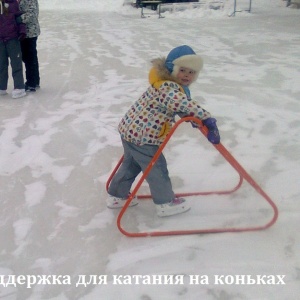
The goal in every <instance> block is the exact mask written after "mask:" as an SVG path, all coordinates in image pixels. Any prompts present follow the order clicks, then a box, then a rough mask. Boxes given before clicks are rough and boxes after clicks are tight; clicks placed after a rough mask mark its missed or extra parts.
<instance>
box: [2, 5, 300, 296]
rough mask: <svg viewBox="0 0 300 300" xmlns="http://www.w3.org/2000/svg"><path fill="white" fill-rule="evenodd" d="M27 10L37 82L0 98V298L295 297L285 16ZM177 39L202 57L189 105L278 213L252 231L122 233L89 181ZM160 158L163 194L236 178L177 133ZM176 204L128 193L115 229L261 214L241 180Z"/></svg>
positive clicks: (295, 178)
mask: <svg viewBox="0 0 300 300" xmlns="http://www.w3.org/2000/svg"><path fill="white" fill-rule="evenodd" d="M39 2H40V23H41V27H42V35H41V36H40V38H39V42H38V46H39V59H40V71H41V89H40V90H39V91H38V92H36V93H35V94H29V95H28V96H27V97H26V98H23V99H18V100H13V99H11V97H10V95H6V96H1V99H0V118H1V124H0V134H1V136H0V153H1V154H0V176H1V179H0V180H1V181H0V182H1V183H0V184H1V186H0V201H1V210H0V214H1V218H0V299H6V300H15V299H18V300H25V299H30V300H33V299H34V300H40V299H52V300H54V299H56V300H65V299H69V300H74V299H82V300H93V299H105V300H113V299H122V300H123V299H124V300H127V299H131V300H133V299H134V300H135V299H140V300H150V299H152V300H158V299H159V300H160V299H162V300H171V299H172V300H174V299H205V300H211V299H218V300H231V299H243V300H244V299H247V300H248V299H251V300H252V299H253V300H254V299H255V300H258V299H260V300H263V299H264V300H271V299H272V300H277V299H278V300H279V299H280V300H294V299H298V298H299V294H300V234H299V219H300V212H299V209H300V201H299V198H300V185H299V178H300V164H299V162H300V154H299V153H300V135H299V132H300V103H299V101H300V100H299V99H300V56H299V52H300V51H299V50H300V35H299V25H300V10H297V9H293V8H286V7H285V4H286V2H284V1H281V0H253V1H252V12H251V13H250V14H249V13H247V12H240V13H237V14H236V16H235V17H228V14H230V13H232V9H233V1H228V2H227V3H226V6H225V10H224V11H214V10H204V9H201V10H195V11H191V10H189V11H184V12H178V13H176V14H168V13H166V14H164V16H165V18H163V19H158V18H157V16H149V17H148V18H145V19H141V18H140V10H138V9H136V8H132V7H130V6H123V5H122V4H123V0H118V1H107V0H98V1H95V0H93V1H89V0H84V1H79V0H73V1H71V0H68V1H67V0H64V1H61V0H51V1H49V0H40V1H39ZM248 3H249V2H248V1H246V0H243V1H242V0H240V1H238V4H239V6H240V7H241V8H247V5H248ZM181 44H188V45H190V46H192V47H193V48H194V50H195V51H196V52H197V53H198V54H200V55H202V56H203V58H204V62H205V67H204V70H203V72H202V73H201V75H200V77H199V79H198V81H197V83H195V84H194V85H193V86H192V87H191V91H192V95H193V97H194V98H196V99H198V100H199V101H200V102H201V104H202V106H203V107H204V108H206V109H207V110H209V111H210V112H211V113H212V114H213V115H214V116H215V117H216V118H217V120H218V124H219V129H220V132H221V136H222V143H223V145H224V146H225V147H226V148H227V149H228V150H229V151H230V153H231V154H232V155H233V156H234V157H235V158H236V159H237V161H238V162H239V163H240V164H241V165H242V166H243V167H244V168H245V169H246V170H247V172H249V174H250V175H251V176H252V177H253V178H254V179H255V181H256V182H257V183H259V185H260V186H261V187H262V188H263V189H264V191H265V192H266V193H267V194H268V195H269V196H270V197H271V198H272V200H273V201H274V202H275V203H276V205H277V206H278V209H279V218H278V221H277V222H276V223H275V225H273V226H272V227H270V228H269V229H267V230H264V231H258V232H248V233H222V234H208V235H188V236H166V237H148V238H129V237H126V236H124V235H123V234H122V233H121V232H120V231H119V230H118V228H117V226H116V220H117V216H118V211H112V210H109V209H107V208H106V205H105V199H106V191H105V184H106V181H107V179H108V176H109V175H110V173H111V171H112V169H113V167H114V166H115V164H116V163H117V161H118V159H119V158H120V156H121V154H122V148H121V143H120V140H119V136H118V133H117V129H116V127H117V124H118V122H119V120H120V118H121V117H122V115H123V114H124V112H125V111H126V110H127V109H128V107H129V106H130V104H131V103H132V102H133V101H135V100H136V99H137V98H138V97H139V95H140V94H141V93H142V92H143V91H144V90H145V89H146V88H147V86H148V83H147V76H148V70H149V67H150V60H151V59H153V58H156V57H158V56H162V55H167V53H168V52H169V51H170V50H171V49H172V48H173V47H175V46H178V45H181ZM11 89H12V81H10V86H9V92H11ZM165 155H166V157H167V160H168V162H169V170H170V173H171V177H172V180H173V183H174V189H175V191H176V192H190V191H195V190H211V189H222V188H230V187H232V186H234V185H235V184H236V181H237V176H236V172H235V171H233V170H232V168H231V167H229V166H228V164H227V163H226V161H224V160H223V159H222V157H221V156H220V155H219V154H218V152H217V151H216V150H215V149H214V148H213V147H212V146H211V145H210V144H209V143H208V142H207V141H206V140H205V139H204V138H203V136H202V135H201V134H200V133H199V132H198V131H197V130H195V129H192V128H191V127H190V126H188V125H187V124H185V125H183V127H180V128H179V129H178V134H176V135H175V136H174V138H173V139H172V140H171V142H170V145H168V146H167V148H166V150H165ZM141 192H142V193H144V192H145V193H147V185H143V187H142V191H141ZM190 201H191V203H192V210H191V211H190V212H187V213H186V214H182V215H180V216H177V217H175V216H174V217H170V218H167V219H159V218H158V217H156V216H155V214H154V207H153V205H152V202H151V200H141V201H140V204H139V205H138V206H137V207H134V208H130V209H129V210H128V212H127V213H126V216H125V217H124V222H123V225H124V227H126V228H128V229H129V230H132V231H137V232H138V231H145V230H146V231H160V230H174V229H178V230H181V229H195V228H196V229H199V228H213V227H219V226H221V227H228V226H229V227H230V226H236V227H239V226H245V225H246V226H256V225H258V224H263V223H264V222H267V221H268V220H269V218H270V217H271V216H272V209H271V207H270V206H269V205H268V204H267V203H266V201H264V199H263V198H262V197H260V195H259V194H258V193H256V191H255V190H254V189H252V188H251V187H249V185H247V184H245V185H243V186H242V187H241V188H240V189H239V191H237V192H236V193H234V194H232V195H229V196H206V197H203V196H199V197H191V199H190ZM134 275H140V277H136V276H134ZM163 275H166V277H163ZM197 275H198V277H197ZM242 275H245V276H242ZM263 275H266V277H260V276H263ZM119 276H123V277H119ZM172 276H173V277H172ZM218 276H224V277H218ZM280 278H281V279H280ZM56 279H57V280H56ZM173 279H174V282H173V283H176V284H171V283H172V280H173ZM219 279H220V280H219ZM260 279H262V281H259V280H260ZM160 281H161V282H160ZM254 282H256V283H260V284H253V283H254ZM7 283H8V284H7ZM84 283H86V284H84ZM101 283H102V284H101ZM126 283H128V284H126ZM130 283H131V284H130ZM147 283H152V284H147ZM159 283H161V284H159ZM222 283H223V284H222ZM264 283H266V284H264ZM273 283H274V284H273ZM277 283H278V284H277ZM282 283H285V284H282Z"/></svg>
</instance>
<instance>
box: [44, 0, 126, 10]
mask: <svg viewBox="0 0 300 300" xmlns="http://www.w3.org/2000/svg"><path fill="white" fill-rule="evenodd" d="M39 4H40V7H41V8H42V9H44V10H58V9H59V10H74V9H78V10H81V11H82V10H85V11H87V10H100V11H118V10H119V9H120V8H121V7H122V6H123V4H124V0H113V1H108V0H96V1H95V0H84V1H82V0H63V1H62V0H51V1H49V0H39Z"/></svg>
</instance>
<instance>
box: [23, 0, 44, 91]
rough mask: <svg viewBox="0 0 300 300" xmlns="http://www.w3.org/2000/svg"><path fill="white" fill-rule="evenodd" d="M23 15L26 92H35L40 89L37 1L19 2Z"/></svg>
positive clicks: (25, 0)
mask: <svg viewBox="0 0 300 300" xmlns="http://www.w3.org/2000/svg"><path fill="white" fill-rule="evenodd" d="M19 3H20V9H21V10H22V12H24V14H23V15H22V16H21V19H22V21H23V22H24V23H25V24H26V28H27V36H26V38H25V39H24V40H22V41H21V49H22V58H23V62H24V64H25V70H26V72H25V75H26V83H25V89H26V92H35V91H36V89H38V88H39V87H40V71H39V60H38V52H37V40H38V36H39V35H40V33H41V30H40V24H39V3H38V0H19Z"/></svg>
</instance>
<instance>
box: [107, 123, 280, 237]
mask: <svg viewBox="0 0 300 300" xmlns="http://www.w3.org/2000/svg"><path fill="white" fill-rule="evenodd" d="M190 121H193V122H195V123H197V124H199V125H200V129H199V130H200V131H201V132H202V133H203V135H204V136H207V128H206V127H205V126H203V124H202V122H201V121H200V120H199V119H197V118H194V117H186V118H182V119H180V120H179V121H177V122H176V123H175V124H174V126H173V127H172V129H171V131H170V133H169V134H168V136H167V137H166V139H165V141H164V142H163V144H161V146H160V147H159V149H158V150H157V152H156V154H155V155H154V157H153V159H152V160H151V162H150V164H149V165H148V167H147V168H146V170H145V172H144V173H143V175H142V176H141V178H140V179H139V181H138V182H137V184H136V186H135V187H134V189H133V190H132V192H131V194H130V197H129V198H128V199H127V200H126V203H125V205H124V207H123V208H122V209H121V211H120V213H119V215H118V219H117V226H118V229H119V230H120V231H121V232H122V233H123V234H124V235H126V236H128V237H148V236H167V235H187V234H204V233H223V232H245V231H258V230H264V229H267V228H269V227H270V226H272V225H273V224H274V223H275V222H276V220H277V218H278V209H277V207H276V205H275V203H274V202H273V201H272V200H271V198H270V197H269V196H268V195H267V194H266V193H265V192H264V191H263V190H262V188H261V187H260V186H259V185H258V184H257V183H256V182H255V181H254V179H253V178H252V177H251V176H250V175H249V174H248V173H247V172H246V171H245V169H244V168H243V167H242V166H241V165H240V164H239V163H238V162H237V161H236V159H235V158H234V157H233V156H232V155H231V154H230V153H229V152H228V151H227V149H226V148H225V147H224V146H223V145H222V144H221V143H220V144H217V145H213V146H214V147H215V148H216V150H218V151H219V152H220V154H221V155H222V156H223V157H224V158H225V159H226V160H227V162H228V163H229V164H230V165H231V166H232V167H233V168H234V169H235V170H236V171H237V172H238V173H239V176H240V180H239V182H238V184H237V185H236V186H235V187H234V188H233V189H231V190H226V191H210V192H193V193H182V194H176V196H178V197H184V196H195V195H211V194H218V195H222V194H230V193H233V192H235V191H236V190H238V189H239V188H240V187H241V185H242V183H243V180H246V181H247V182H248V183H249V184H250V185H251V186H252V187H253V188H254V189H255V190H256V191H257V192H258V193H259V194H260V195H261V196H262V197H263V198H264V199H265V200H266V201H267V202H268V203H269V204H270V206H271V207H272V209H273V216H272V219H271V220H270V221H269V222H267V223H266V224H265V225H261V226H254V227H240V228H235V227H233V228H211V229H199V230H197V229H196V230H195V229H194V230H175V231H153V232H128V231H126V230H125V229H124V228H123V227H122V225H121V220H122V217H123V215H124V213H125V211H126V210H127V208H128V207H129V204H130V202H131V201H132V199H133V198H134V196H135V195H136V194H137V192H138V190H139V188H140V187H141V185H142V183H143V181H144V180H145V179H146V177H147V176H148V174H149V172H150V171H151V169H152V167H153V165H154V164H155V162H156V161H157V159H158V157H159V156H160V154H161V153H162V151H163V149H164V148H165V146H166V144H167V143H168V141H169V140H170V138H171V137H172V135H173V133H174V132H175V130H176V129H177V127H178V126H179V125H180V124H181V123H183V122H190ZM122 161H123V156H122V157H121V159H120V161H119V162H118V164H117V165H116V167H115V168H114V170H113V172H112V173H111V175H110V177H109V178H108V180H107V183H106V189H107V190H108V187H109V184H110V182H111V180H112V178H113V176H114V174H115V173H116V172H117V170H118V169H119V167H120V165H121V164H122ZM137 198H138V199H145V198H151V195H140V196H138V195H137Z"/></svg>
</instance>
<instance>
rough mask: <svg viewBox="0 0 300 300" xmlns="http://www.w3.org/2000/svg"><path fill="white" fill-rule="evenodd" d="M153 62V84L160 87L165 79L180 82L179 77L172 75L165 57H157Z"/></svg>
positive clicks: (151, 79)
mask: <svg viewBox="0 0 300 300" xmlns="http://www.w3.org/2000/svg"><path fill="white" fill-rule="evenodd" d="M151 62H152V68H151V70H150V72H149V83H150V84H151V85H152V86H154V87H155V88H156V89H158V88H159V87H160V85H161V84H162V83H163V82H164V81H174V82H176V83H178V84H179V81H178V79H177V78H176V77H174V76H172V75H171V74H170V72H169V70H168V69H167V67H166V58H165V57H160V58H155V59H153V60H152V61H151Z"/></svg>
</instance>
